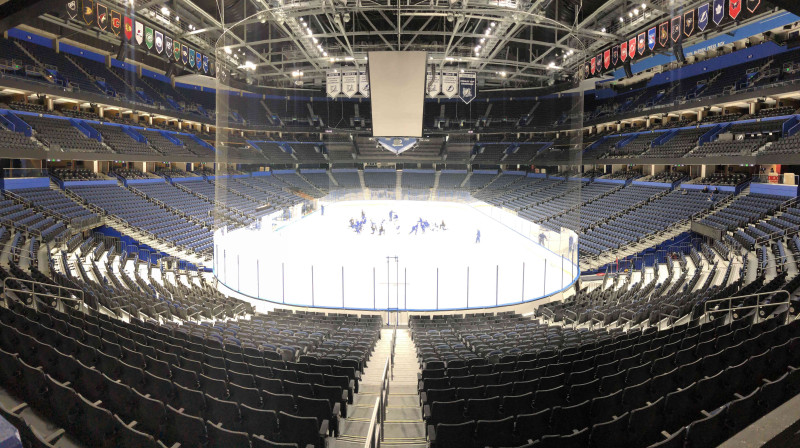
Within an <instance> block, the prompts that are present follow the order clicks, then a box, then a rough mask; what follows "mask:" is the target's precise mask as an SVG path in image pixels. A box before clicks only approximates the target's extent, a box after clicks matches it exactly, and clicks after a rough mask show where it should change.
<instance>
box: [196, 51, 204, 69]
mask: <svg viewBox="0 0 800 448" xmlns="http://www.w3.org/2000/svg"><path fill="white" fill-rule="evenodd" d="M195 64H196V65H197V69H198V70H200V69H201V68H202V67H203V55H202V54H201V53H200V52H199V51H198V52H197V53H195Z"/></svg>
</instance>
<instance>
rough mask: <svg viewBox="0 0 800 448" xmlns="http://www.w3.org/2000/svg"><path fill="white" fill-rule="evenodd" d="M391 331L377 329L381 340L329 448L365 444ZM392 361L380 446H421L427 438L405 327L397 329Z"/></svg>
mask: <svg viewBox="0 0 800 448" xmlns="http://www.w3.org/2000/svg"><path fill="white" fill-rule="evenodd" d="M392 332H393V328H384V329H383V330H381V339H380V341H378V345H377V347H376V348H375V352H374V353H373V354H372V356H371V358H370V362H369V364H368V365H367V368H366V369H365V370H364V373H363V375H362V376H361V384H360V385H359V392H358V394H356V396H355V397H354V401H353V404H352V405H349V406H348V407H347V408H348V411H347V414H348V416H347V419H345V420H343V421H342V422H341V423H340V428H341V434H340V435H339V437H338V438H336V439H331V440H330V443H329V448H353V447H356V446H358V447H363V446H365V444H366V442H367V437H368V436H369V435H370V421H371V418H372V417H373V414H374V411H375V405H376V402H377V400H376V399H377V398H378V397H379V396H380V392H381V379H382V377H383V372H384V368H385V367H386V360H387V359H388V357H389V356H390V355H391V353H392ZM394 364H395V366H396V367H394V368H392V367H391V365H390V366H389V369H388V390H389V394H388V400H387V403H388V404H387V406H386V419H385V421H384V422H383V440H382V442H381V445H387V446H402V447H408V448H424V447H426V446H427V441H426V437H425V426H424V424H423V421H422V408H421V407H420V405H419V395H418V394H417V373H419V371H420V369H419V361H418V360H417V352H416V349H415V347H414V342H413V341H412V340H411V332H410V331H409V330H408V328H398V329H397V337H396V341H395V354H394Z"/></svg>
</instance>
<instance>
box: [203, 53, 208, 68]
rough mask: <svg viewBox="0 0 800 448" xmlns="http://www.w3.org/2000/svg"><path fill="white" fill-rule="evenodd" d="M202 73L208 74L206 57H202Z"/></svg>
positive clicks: (205, 55)
mask: <svg viewBox="0 0 800 448" xmlns="http://www.w3.org/2000/svg"><path fill="white" fill-rule="evenodd" d="M203 72H205V73H208V55H207V54H204V55H203Z"/></svg>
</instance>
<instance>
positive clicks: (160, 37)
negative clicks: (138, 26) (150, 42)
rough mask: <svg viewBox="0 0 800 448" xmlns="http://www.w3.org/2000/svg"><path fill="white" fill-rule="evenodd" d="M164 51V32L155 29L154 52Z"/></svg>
mask: <svg viewBox="0 0 800 448" xmlns="http://www.w3.org/2000/svg"><path fill="white" fill-rule="evenodd" d="M163 51H164V34H163V33H161V31H156V52H157V53H158V54H161V53H162V52H163Z"/></svg>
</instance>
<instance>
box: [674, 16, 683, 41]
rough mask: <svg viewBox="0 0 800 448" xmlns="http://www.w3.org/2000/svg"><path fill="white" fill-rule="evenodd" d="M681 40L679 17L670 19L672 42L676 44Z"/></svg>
mask: <svg viewBox="0 0 800 448" xmlns="http://www.w3.org/2000/svg"><path fill="white" fill-rule="evenodd" d="M680 39H681V16H677V17H674V18H673V19H672V41H673V42H677V41H679V40H680Z"/></svg>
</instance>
